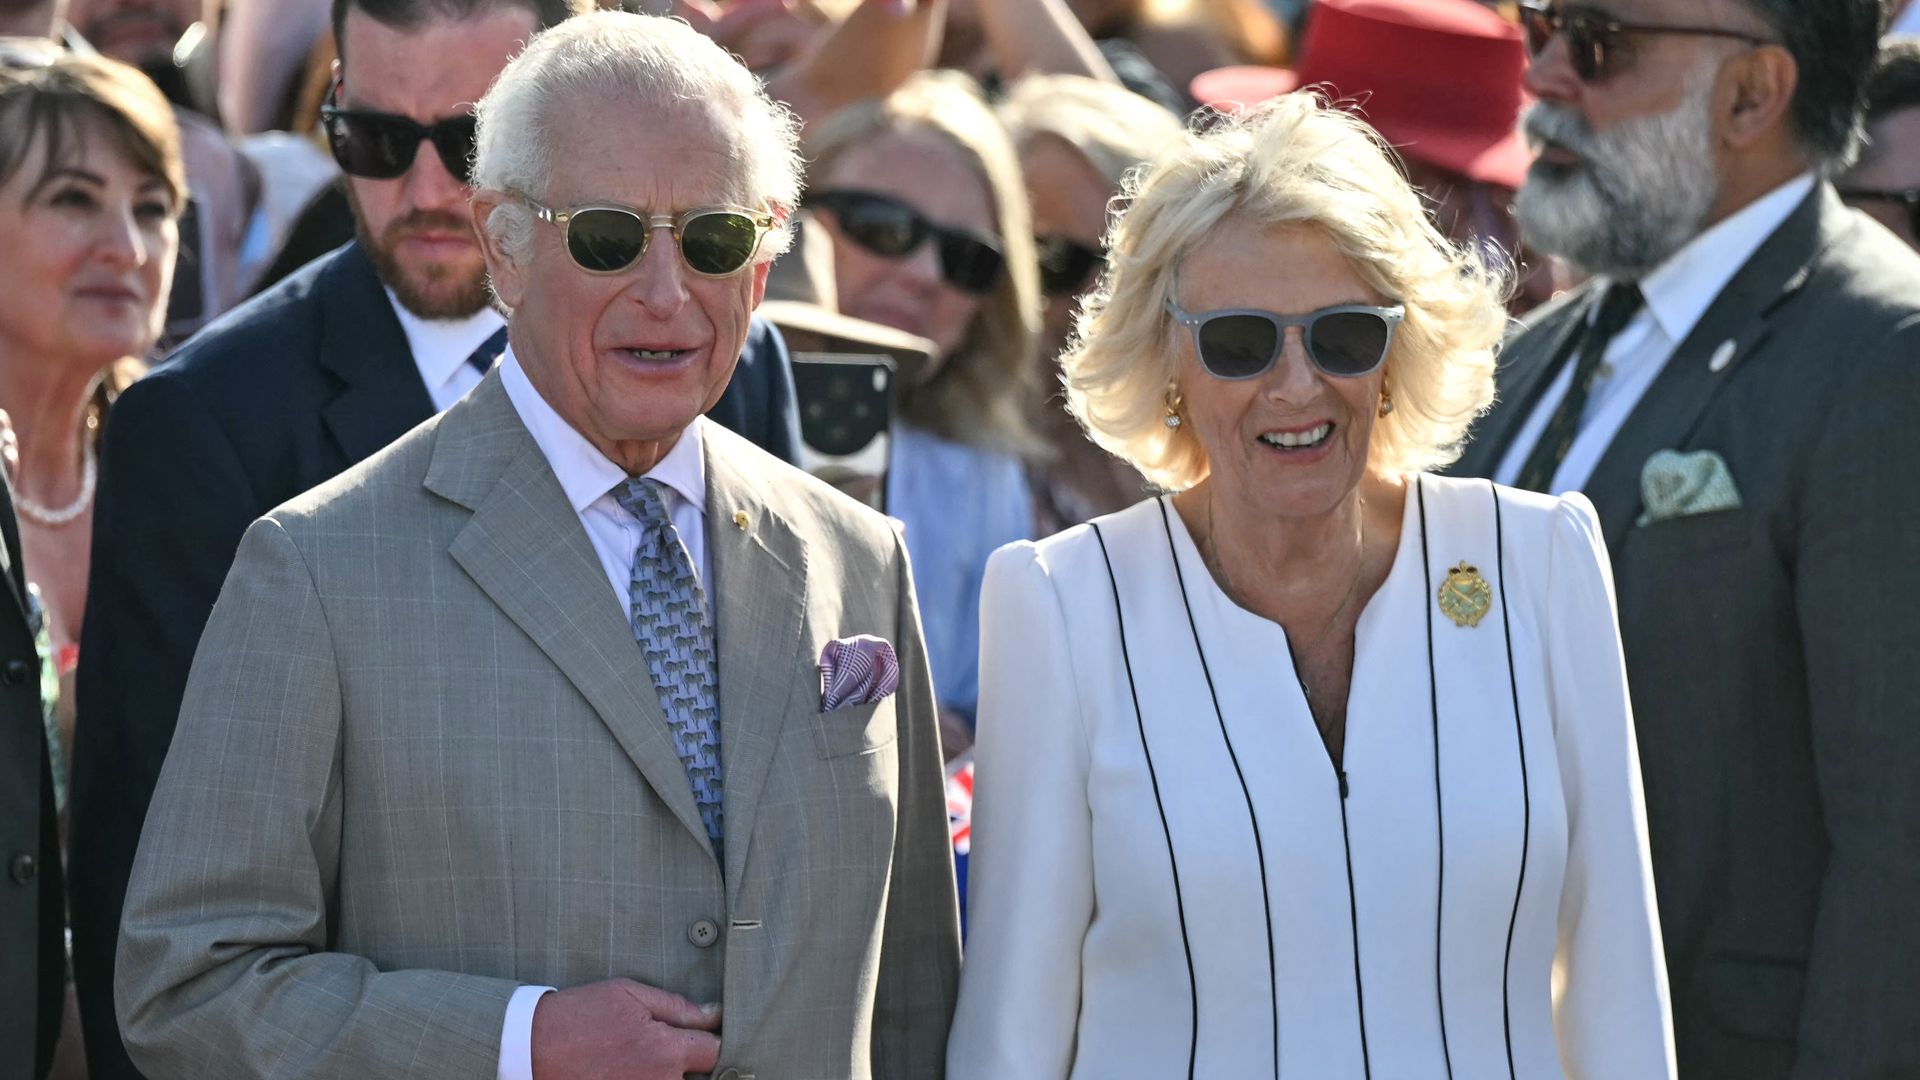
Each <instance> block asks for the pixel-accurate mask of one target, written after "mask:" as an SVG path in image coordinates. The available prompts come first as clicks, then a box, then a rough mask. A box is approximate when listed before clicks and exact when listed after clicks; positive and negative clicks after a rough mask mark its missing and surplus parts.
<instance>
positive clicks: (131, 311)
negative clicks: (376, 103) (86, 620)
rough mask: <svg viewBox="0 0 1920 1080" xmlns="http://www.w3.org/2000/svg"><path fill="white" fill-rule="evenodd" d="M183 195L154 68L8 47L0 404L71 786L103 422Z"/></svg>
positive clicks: (139, 343) (159, 292)
mask: <svg viewBox="0 0 1920 1080" xmlns="http://www.w3.org/2000/svg"><path fill="white" fill-rule="evenodd" d="M186 196H187V189H186V173H185V167H184V165H183V164H182V162H181V157H180V131H179V128H178V127H177V126H176V125H175V123H174V119H173V109H172V106H170V105H169V104H168V103H167V99H166V98H164V97H162V96H161V94H160V91H159V90H158V89H156V88H155V87H154V85H153V83H152V82H150V81H149V80H148V79H147V77H146V76H144V75H142V74H140V73H139V72H138V71H136V70H134V69H133V68H131V67H128V66H126V65H125V64H121V63H119V62H117V61H113V60H107V59H104V58H101V57H98V56H76V55H73V54H70V53H64V52H57V51H49V52H46V53H41V52H39V50H37V49H28V48H24V47H16V46H9V47H7V48H5V49H0V409H4V410H6V412H7V414H8V416H9V417H10V418H11V421H12V429H11V431H10V432H8V433H6V438H7V439H9V440H11V441H12V445H11V446H9V447H8V448H7V450H6V456H7V457H8V459H9V460H8V462H7V467H8V469H9V472H10V475H11V480H12V487H13V506H14V509H15V511H16V512H17V513H18V516H19V519H20V548H21V553H22V561H23V562H24V563H25V565H26V568H27V578H28V582H29V585H30V587H31V589H32V590H33V593H34V598H35V599H34V601H33V606H34V607H35V609H36V611H35V615H36V618H37V619H38V620H39V629H40V630H41V631H42V632H43V633H44V634H45V638H44V639H43V641H42V648H43V650H45V654H46V655H45V658H46V660H47V661H48V663H49V665H50V667H51V669H52V671H51V674H53V675H55V676H57V677H58V678H59V679H60V680H61V687H62V688H61V690H60V692H59V693H57V694H47V695H45V696H46V699H47V703H48V704H49V706H52V705H53V704H54V702H55V701H56V700H58V701H59V703H60V704H59V707H58V716H59V728H60V731H61V735H62V737H61V738H60V739H59V740H58V741H56V742H55V743H54V744H53V754H54V763H55V768H54V776H55V790H56V792H58V793H60V795H61V797H62V798H63V799H64V793H65V786H66V783H65V782H66V770H65V769H64V767H63V764H64V762H63V760H62V759H63V757H64V751H66V750H67V749H70V747H71V745H72V732H73V727H72V725H73V696H72V694H71V693H69V692H68V691H67V687H69V686H70V685H71V684H70V683H69V682H68V681H67V680H68V679H69V678H70V676H71V674H72V672H73V669H74V665H75V664H76V663H77V662H78V658H79V641H80V616H81V613H82V612H83V611H84V610H85V609H86V600H87V570H88V565H87V564H88V552H89V550H90V539H91V537H92V528H93V492H94V481H95V478H96V476H97V474H98V471H99V470H98V461H97V455H98V453H99V449H100V438H101V433H102V431H103V430H104V428H105V425H106V422H107V414H108V411H109V410H110V409H111V407H112V405H113V401H114V399H115V398H116V397H118V396H119V393H120V391H121V390H123V389H125V387H126V386H127V385H128V384H129V383H131V382H132V381H133V380H134V379H135V378H136V377H138V376H139V374H140V373H141V371H143V370H144V366H145V361H146V358H147V355H148V354H149V353H150V352H151V351H152V349H153V346H154V342H155V341H157V340H158V339H159V336H160V330H161V324H162V321H163V320H164V318H165V316H166V310H167V294H168V289H169V287H170V285H171V282H172V276H173V263H174V253H175V251H176V249H177V247H178V245H179V227H178V226H179V216H180V208H181V206H183V205H184V203H185V201H186ZM43 685H45V683H44V681H43Z"/></svg>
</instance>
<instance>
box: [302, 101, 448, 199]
mask: <svg viewBox="0 0 1920 1080" xmlns="http://www.w3.org/2000/svg"><path fill="white" fill-rule="evenodd" d="M339 97H340V81H339V80H338V79H335V80H334V83H333V88H332V89H331V90H329V91H328V92H327V101H328V104H326V105H323V106H321V107H320V122H321V124H322V125H323V126H324V127H325V128H326V129H327V145H328V146H329V147H331V148H332V149H333V160H334V161H336V162H338V163H339V165H340V170H341V171H342V172H344V173H346V174H347V175H348V176H359V177H363V178H365V179H368V180H391V179H393V178H394V177H396V176H401V175H404V174H405V173H406V171H407V170H408V169H411V168H413V159H414V156H415V155H416V154H418V153H419V151H420V143H421V142H422V141H423V140H424V141H430V142H432V143H433V150H434V153H436V154H439V155H440V164H442V165H444V166H446V168H447V173H448V174H449V175H450V176H452V177H453V178H454V179H455V180H458V181H460V182H461V183H463V184H465V183H468V182H470V181H471V179H472V173H473V117H472V116H448V117H444V118H442V119H439V120H436V121H434V122H433V123H431V124H421V123H417V122H415V121H413V120H409V119H407V118H406V117H404V116H395V115H393V114H392V113H383V112H368V111H365V110H361V109H342V108H340V107H339V106H338V105H336V104H334V102H337V101H338V100H339Z"/></svg>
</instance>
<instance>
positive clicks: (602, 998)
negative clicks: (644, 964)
mask: <svg viewBox="0 0 1920 1080" xmlns="http://www.w3.org/2000/svg"><path fill="white" fill-rule="evenodd" d="M719 1030H720V1006H718V1005H709V1006H706V1007H704V1008H703V1007H701V1006H699V1005H695V1004H694V1003H693V1002H691V1001H688V1000H687V999H686V998H683V997H681V996H680V995H678V994H670V993H668V992H666V991H665V990H660V989H656V988H654V987H651V986H643V985H641V984H640V983H637V982H634V981H633V980H631V979H609V980H607V981H606V982H597V983H589V984H588V985H586V986H576V987H574V988H572V989H571V990H559V991H555V992H554V993H551V994H548V995H546V996H545V997H543V998H541V999H540V1004H539V1005H538V1006H536V1007H535V1008H534V1011H533V1077H534V1080H684V1078H685V1076H686V1075H687V1074H688V1073H704V1072H710V1071H712V1069H713V1068H714V1066H715V1065H716V1064H717V1063H718V1061H719V1058H720V1037H719V1036H718V1035H716V1034H714V1033H715V1032H717V1031H719Z"/></svg>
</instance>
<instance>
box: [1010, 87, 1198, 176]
mask: <svg viewBox="0 0 1920 1080" xmlns="http://www.w3.org/2000/svg"><path fill="white" fill-rule="evenodd" d="M1000 119H1001V120H1002V121H1004V122H1005V123H1006V125H1007V132H1008V134H1010V135H1012V136H1013V143H1014V145H1015V146H1016V147H1019V148H1020V149H1022V150H1024V149H1026V147H1027V144H1028V142H1029V141H1030V140H1033V139H1036V138H1040V137H1043V136H1052V137H1054V138H1056V139H1059V140H1060V141H1062V142H1064V143H1066V144H1067V145H1068V146H1071V147H1072V148H1073V149H1074V150H1075V151H1077V152H1078V153H1079V154H1080V156H1081V157H1082V158H1085V159H1086V162H1087V164H1088V165H1091V166H1092V167H1093V171H1094V172H1095V173H1097V174H1099V176H1100V177H1101V178H1102V179H1104V180H1106V182H1107V184H1108V186H1110V187H1112V188H1115V189H1118V188H1119V187H1120V181H1121V180H1122V179H1123V178H1125V176H1126V174H1127V170H1129V169H1132V168H1134V167H1135V166H1137V165H1139V164H1140V163H1142V162H1145V161H1150V160H1152V159H1153V157H1154V156H1155V155H1157V154H1159V153H1160V152H1161V151H1163V150H1166V149H1169V148H1171V147H1173V146H1176V145H1178V144H1179V142H1180V140H1181V138H1182V137H1183V136H1184V135H1185V133H1186V127H1185V126H1184V125H1183V124H1181V122H1180V118H1179V117H1176V116H1174V115H1173V114H1172V113H1170V112H1168V111H1167V110H1166V109H1165V108H1163V107H1162V106H1161V105H1160V104H1159V103H1158V102H1155V101H1150V100H1148V99H1147V98H1143V97H1141V96H1140V95H1139V94H1136V93H1134V92H1133V91H1131V90H1128V89H1126V88H1125V87H1123V86H1116V85H1115V84H1113V83H1110V82H1102V81H1101V80H1099V79H1089V78H1087V77H1085V76H1082V75H1029V76H1027V77H1025V78H1023V79H1021V80H1020V81H1019V82H1016V83H1014V84H1013V87H1012V89H1010V90H1009V91H1008V92H1007V99H1006V101H1005V102H1003V103H1002V104H1001V106H1000Z"/></svg>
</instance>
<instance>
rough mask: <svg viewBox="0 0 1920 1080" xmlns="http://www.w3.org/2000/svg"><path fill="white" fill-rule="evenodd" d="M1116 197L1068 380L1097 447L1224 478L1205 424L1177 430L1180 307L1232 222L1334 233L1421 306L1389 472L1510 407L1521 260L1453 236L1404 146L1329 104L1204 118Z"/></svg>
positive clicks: (1287, 99)
mask: <svg viewBox="0 0 1920 1080" xmlns="http://www.w3.org/2000/svg"><path fill="white" fill-rule="evenodd" d="M1116 205H1117V206H1119V207H1122V208H1123V210H1122V211H1121V213H1120V214H1119V215H1118V216H1117V217H1116V219H1115V222H1114V224H1113V226H1112V229H1111V231H1110V233H1109V236H1108V251H1109V255H1108V258H1107V270H1106V272H1105V273H1104V274H1103V275H1102V276H1101V279H1100V282H1099V284H1098V286H1097V287H1096V288H1095V290H1094V291H1093V292H1092V293H1091V294H1089V295H1088V296H1087V298H1086V300H1085V303H1084V305H1083V306H1082V308H1081V311H1080V313H1079V315H1078V317H1077V319H1076V321H1075V329H1074V336H1073V341H1072V343H1071V344H1070V345H1069V346H1068V348H1067V351H1066V352H1065V353H1063V354H1062V356H1061V358H1060V363H1061V366H1062V368H1063V369H1064V371H1065V375H1064V377H1063V380H1062V381H1063V382H1064V383H1065V385H1066V390H1067V405H1068V408H1069V409H1071V410H1072V412H1073V415H1074V416H1075V418H1077V419H1078V420H1079V421H1080V424H1081V426H1082V427H1084V428H1085V429H1086V431H1087V434H1088V435H1089V436H1091V437H1092V439H1093V441H1094V442H1096V443H1098V444H1099V445H1100V446H1101V447H1103V448H1105V449H1106V450H1108V451H1110V452H1112V453H1114V454H1116V455H1118V456H1119V457H1121V458H1123V459H1125V460H1127V461H1129V462H1131V463H1132V464H1133V466H1134V467H1135V468H1137V469H1139V470H1140V472H1141V473H1142V474H1143V475H1145V476H1146V477H1147V479H1148V480H1151V481H1152V482H1154V483H1156V484H1159V485H1160V486H1162V487H1165V488H1168V489H1174V490H1177V489H1181V488H1187V487H1191V486H1193V485H1194V484H1197V483H1199V482H1200V481H1201V480H1203V479H1205V478H1206V476H1207V473H1208V464H1207V461H1206V455H1205V452H1204V450H1203V449H1202V447H1201V445H1200V442H1199V440H1198V439H1197V438H1196V437H1195V436H1194V434H1193V432H1192V430H1191V428H1190V426H1182V427H1177V428H1169V427H1167V426H1166V423H1165V419H1166V408H1167V400H1168V392H1169V389H1170V388H1171V387H1172V386H1173V385H1174V382H1175V376H1176V374H1177V371H1178V366H1177V365H1178V362H1179V357H1180V356H1181V347H1180V345H1179V337H1178V336H1177V335H1178V334H1182V333H1184V331H1183V330H1182V329H1181V328H1180V327H1179V326H1177V325H1176V324H1175V323H1174V321H1173V319H1172V317H1171V316H1169V315H1168V314H1167V311H1166V300H1167V298H1168V296H1169V295H1170V292H1169V290H1170V289H1171V287H1172V284H1173V279H1174V276H1175V272H1176V271H1177V270H1178V268H1179V267H1180V265H1181V263H1182V262H1184V261H1185V260H1186V258H1187V257H1188V256H1189V255H1190V254H1192V253H1193V252H1194V251H1195V250H1196V249H1198V248H1200V247H1201V246H1202V245H1204V244H1206V243H1207V241H1208V238H1209V237H1210V236H1211V235H1212V233H1213V230H1214V228H1215V227H1216V226H1218V225H1219V224H1220V222H1221V221H1222V220H1223V219H1225V218H1227V217H1229V216H1232V217H1233V218H1234V219H1235V223H1236V225H1237V224H1240V223H1250V224H1254V225H1258V226H1264V227H1269V228H1271V227H1277V226H1287V225H1311V226H1313V227H1315V228H1318V229H1320V230H1321V231H1322V232H1323V233H1324V234H1325V235H1326V236H1327V237H1328V238H1329V239H1330V240H1331V241H1332V242H1333V245H1334V246H1335V248H1337V249H1338V250H1339V251H1340V253H1341V254H1342V255H1344V256H1345V257H1346V259H1347V261H1348V262H1349V263H1351V264H1352V266H1353V269H1354V272H1355V273H1356V274H1357V275H1358V276H1359V278H1360V280H1361V281H1363V282H1365V283H1366V284H1367V285H1368V286H1369V287H1370V288H1372V289H1373V290H1374V291H1375V292H1377V293H1379V294H1380V295H1381V296H1383V297H1386V298H1388V299H1389V301H1390V302H1392V303H1398V304H1404V305H1405V306H1406V312H1407V313H1406V319H1405V321H1404V322H1402V323H1401V325H1400V328H1399V330H1398V331H1397V332H1396V333H1395V335H1394V339H1393V349H1392V351H1391V352H1390V353H1389V354H1388V356H1387V361H1386V365H1385V371H1386V385H1387V386H1388V387H1389V388H1390V390H1391V392H1392V395H1393V402H1394V409H1393V411H1392V413H1390V414H1389V415H1387V416H1384V417H1381V418H1380V419H1379V420H1378V421H1377V422H1376V423H1375V424H1374V426H1373V435H1372V442H1371V444H1370V446H1369V449H1368V467H1369V469H1371V470H1372V471H1373V472H1375V473H1377V474H1379V475H1382V476H1388V477H1403V476H1407V475H1409V474H1412V473H1416V472H1421V471H1423V470H1427V469H1433V468H1438V467H1440V466H1443V465H1446V464H1448V463H1450V462H1452V461H1453V460H1454V459H1455V458H1457V457H1458V456H1459V450H1460V442H1461V440H1462V439H1463V438H1464V436H1465V435H1466V432H1467V427H1468V425H1470V424H1471V423H1472V422H1473V420H1474V418H1475V417H1476V416H1478V415H1480V414H1481V413H1483V412H1485V411H1486V409H1487V407H1488V406H1489V405H1491V404H1492V403H1493V371H1494V356H1495V352H1496V350H1497V347H1498V344H1499V342H1500V339H1501V336H1502V335H1503V334H1504V333H1505V331H1506V327H1507V314H1506V309H1505V307H1504V301H1505V298H1506V296H1507V295H1508V293H1509V292H1510V291H1511V288H1512V284H1511V281H1512V270H1511V267H1507V266H1500V265H1490V264H1488V263H1487V262H1486V261H1484V260H1483V259H1482V258H1481V257H1480V256H1479V255H1478V254H1477V253H1476V252H1475V251H1474V250H1472V249H1470V248H1466V247H1462V246H1457V245H1455V244H1453V243H1451V242H1450V241H1448V240H1447V239H1446V238H1445V237H1444V236H1442V235H1441V234H1440V232H1439V230H1438V229H1436V228H1435V227H1434V224H1433V221H1432V219H1431V218H1430V217H1429V216H1428V214H1427V211H1426V207H1425V205H1424V204H1423V203H1422V201H1421V198H1420V196H1419V195H1418V194H1417V193H1415V191H1414V189H1413V188H1412V186H1411V185H1409V184H1408V183H1407V180H1406V177H1405V175H1404V174H1403V173H1402V171H1401V169H1400V166H1399V164H1398V163H1397V161H1396V159H1395V157H1394V156H1393V152H1392V151H1391V150H1390V149H1389V148H1388V147H1387V145H1386V143H1385V142H1384V141H1382V140H1381V138H1380V137H1379V136H1378V135H1377V134H1375V133H1374V131H1373V130H1372V129H1371V128H1369V127H1367V126H1366V124H1365V123H1363V122H1362V121H1361V120H1359V119H1358V118H1356V117H1355V116H1354V115H1353V114H1351V113H1349V112H1347V111H1345V110H1344V109H1342V108H1338V107H1335V106H1334V105H1331V104H1329V103H1328V102H1326V101H1325V100H1324V99H1323V98H1321V97H1320V96H1319V95H1318V94H1316V93H1314V92H1311V91H1308V92H1300V93H1293V94H1287V95H1284V96H1281V97H1278V98H1274V99H1272V100H1269V101H1266V102H1263V103H1261V104H1260V105H1258V106H1256V107H1254V108H1252V109H1248V110H1246V111H1244V112H1241V113H1238V114H1236V115H1233V116H1222V115H1217V114H1203V115H1202V117H1201V118H1199V119H1198V120H1196V126H1195V129H1194V130H1192V131H1191V132H1189V134H1188V136H1187V138H1186V139H1185V140H1183V142H1182V143H1181V144H1180V145H1179V146H1177V147H1175V148H1174V149H1173V150H1171V151H1168V152H1166V153H1164V154H1162V155H1161V156H1160V157H1159V158H1158V159H1157V160H1156V161H1155V162H1154V163H1153V165H1152V166H1151V167H1150V168H1148V169H1146V170H1143V171H1141V172H1137V173H1134V174H1133V175H1131V176H1129V177H1128V179H1127V182H1126V184H1125V186H1124V187H1123V188H1122V189H1121V193H1120V196H1119V198H1118V201H1117V203H1116ZM1247 270H1248V272H1249V273H1263V272H1265V268H1263V267H1248V268H1247Z"/></svg>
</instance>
